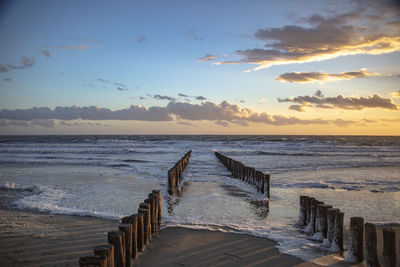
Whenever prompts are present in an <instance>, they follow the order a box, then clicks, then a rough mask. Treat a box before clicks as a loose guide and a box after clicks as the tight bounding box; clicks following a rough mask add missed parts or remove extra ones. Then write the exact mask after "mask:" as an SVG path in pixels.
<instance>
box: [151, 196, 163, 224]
mask: <svg viewBox="0 0 400 267" xmlns="http://www.w3.org/2000/svg"><path fill="white" fill-rule="evenodd" d="M153 194H156V195H157V201H158V205H157V206H158V209H157V211H158V212H157V217H158V218H157V222H158V229H160V226H161V219H162V206H161V203H162V201H161V191H160V190H153Z"/></svg>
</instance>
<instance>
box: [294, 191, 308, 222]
mask: <svg viewBox="0 0 400 267" xmlns="http://www.w3.org/2000/svg"><path fill="white" fill-rule="evenodd" d="M306 198H308V197H307V196H300V201H299V203H300V210H299V218H298V219H297V222H296V223H295V226H297V227H304V223H305V215H306V206H305V204H306V203H305V202H306Z"/></svg>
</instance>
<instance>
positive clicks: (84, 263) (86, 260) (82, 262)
mask: <svg viewBox="0 0 400 267" xmlns="http://www.w3.org/2000/svg"><path fill="white" fill-rule="evenodd" d="M79 266H80V267H93V266H98V267H107V259H106V257H104V256H99V255H95V256H87V257H80V258H79Z"/></svg>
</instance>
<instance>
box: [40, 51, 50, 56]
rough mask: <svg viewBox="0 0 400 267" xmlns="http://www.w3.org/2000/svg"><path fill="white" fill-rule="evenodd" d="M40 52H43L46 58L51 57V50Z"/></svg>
mask: <svg viewBox="0 0 400 267" xmlns="http://www.w3.org/2000/svg"><path fill="white" fill-rule="evenodd" d="M40 52H42V54H43V55H44V56H45V57H50V51H49V50H41V51H40Z"/></svg>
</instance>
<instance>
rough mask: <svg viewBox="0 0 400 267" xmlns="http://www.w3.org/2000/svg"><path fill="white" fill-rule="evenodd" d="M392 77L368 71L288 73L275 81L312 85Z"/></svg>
mask: <svg viewBox="0 0 400 267" xmlns="http://www.w3.org/2000/svg"><path fill="white" fill-rule="evenodd" d="M381 76H392V75H391V74H382V73H377V72H370V71H367V70H366V69H360V70H354V71H347V72H341V73H326V72H287V73H283V74H281V75H279V76H278V77H276V79H275V80H277V81H280V82H291V83H312V82H327V81H339V80H352V79H356V78H367V77H381Z"/></svg>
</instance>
